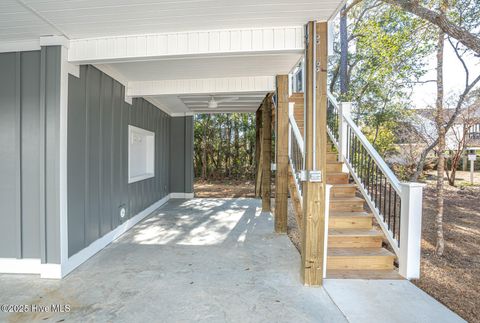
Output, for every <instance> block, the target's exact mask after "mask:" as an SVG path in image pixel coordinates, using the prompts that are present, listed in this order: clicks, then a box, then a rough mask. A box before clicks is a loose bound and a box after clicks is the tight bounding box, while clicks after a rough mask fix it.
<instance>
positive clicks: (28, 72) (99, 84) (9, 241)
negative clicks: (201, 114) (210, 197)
mask: <svg viewBox="0 0 480 323" xmlns="http://www.w3.org/2000/svg"><path fill="white" fill-rule="evenodd" d="M60 67H61V48H60V47H59V46H49V47H42V49H41V50H39V51H31V52H21V53H20V52H18V53H2V54H0V138H1V140H0V203H1V205H2V206H3V208H2V211H0V258H40V259H41V262H42V263H54V264H58V263H60V210H59V206H60V172H59V169H60V86H61V74H60V73H61V68H60ZM124 95H125V89H124V87H123V86H122V85H121V84H120V83H118V82H117V81H115V80H113V79H112V78H110V77H109V76H107V75H105V74H103V73H102V72H100V71H99V70H97V69H96V68H94V67H92V66H82V67H81V69H80V78H76V77H74V76H71V75H70V76H69V89H68V152H67V154H68V160H67V163H68V164H67V165H68V175H67V176H68V178H67V181H68V238H69V245H68V253H69V256H72V255H73V254H75V253H77V252H78V251H80V250H81V249H83V248H85V247H86V246H88V245H89V244H91V243H92V242H93V241H95V240H97V239H98V238H100V237H102V236H103V235H105V234H106V233H108V232H110V231H112V230H113V229H115V228H116V227H117V226H119V225H120V224H121V223H123V222H124V221H126V220H127V219H129V218H131V217H132V216H134V215H136V214H138V213H139V212H141V211H142V210H144V209H145V208H147V207H148V206H150V205H151V204H153V203H155V202H156V201H158V200H160V199H162V198H163V197H165V196H167V195H168V194H169V193H170V192H186V193H190V192H193V118H192V117H175V118H172V117H170V116H168V115H167V114H165V113H164V112H162V111H161V110H160V109H158V108H156V107H155V106H153V105H152V104H150V103H149V102H147V101H146V100H144V99H134V101H133V105H130V104H127V103H126V102H125V101H124ZM129 124H131V125H134V126H137V127H140V128H144V129H147V130H150V131H153V132H155V134H156V136H155V144H156V156H155V163H156V164H155V175H156V176H155V177H154V178H150V179H146V180H143V181H139V182H136V183H132V184H128V179H127V176H128V169H127V166H128V165H127V163H128V151H127V149H128V145H127V139H128V138H127V137H128V133H127V127H128V125H129ZM172 146H173V147H175V148H172ZM122 206H124V207H125V208H126V209H127V215H126V217H125V218H121V217H120V212H119V210H120V207H122Z"/></svg>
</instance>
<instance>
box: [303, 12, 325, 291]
mask: <svg viewBox="0 0 480 323" xmlns="http://www.w3.org/2000/svg"><path fill="white" fill-rule="evenodd" d="M307 33H308V38H307V48H306V59H305V61H306V65H305V72H306V89H305V101H306V104H305V148H306V150H305V168H306V171H307V173H310V172H311V171H312V170H315V171H320V172H321V177H322V180H321V181H312V180H311V179H309V178H307V181H306V182H305V183H304V185H303V189H304V196H303V201H304V205H303V212H304V213H303V228H304V230H303V231H302V263H301V275H302V279H303V282H304V284H305V285H321V284H322V281H323V266H324V253H325V251H324V243H325V240H324V239H325V210H326V207H327V206H326V201H325V197H326V196H325V194H326V185H325V184H326V172H325V170H326V152H327V137H326V136H327V127H326V126H327V125H326V120H327V55H328V52H327V44H328V39H327V33H328V31H327V23H326V22H321V23H315V22H309V23H308V25H307ZM315 35H316V36H315ZM314 46H315V47H316V48H315V52H316V57H315V56H314ZM315 60H316V61H315ZM314 86H315V87H314ZM314 105H315V107H316V108H314ZM314 151H315V154H314ZM307 177H310V176H307Z"/></svg>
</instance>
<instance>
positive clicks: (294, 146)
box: [288, 103, 305, 205]
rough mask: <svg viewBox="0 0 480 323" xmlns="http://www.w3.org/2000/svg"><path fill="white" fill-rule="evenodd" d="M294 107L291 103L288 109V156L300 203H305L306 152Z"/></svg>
mask: <svg viewBox="0 0 480 323" xmlns="http://www.w3.org/2000/svg"><path fill="white" fill-rule="evenodd" d="M293 108H294V107H293V103H290V106H289V111H288V123H289V124H288V158H289V161H290V163H289V164H290V168H291V171H292V174H293V179H294V182H295V186H296V188H297V192H298V196H299V198H300V203H301V204H302V205H303V198H302V196H303V194H302V184H301V174H302V170H303V167H304V161H305V152H304V143H303V138H302V134H301V132H300V129H299V128H298V125H297V122H296V121H295V117H294V115H293Z"/></svg>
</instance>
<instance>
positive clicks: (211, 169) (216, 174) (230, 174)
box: [194, 113, 255, 179]
mask: <svg viewBox="0 0 480 323" xmlns="http://www.w3.org/2000/svg"><path fill="white" fill-rule="evenodd" d="M254 156H255V115H254V114H247V113H230V114H199V115H196V116H195V119H194V172H195V176H196V177H203V178H205V179H206V178H213V179H222V178H246V179H251V178H253V177H254V169H255V165H254V163H255V158H254Z"/></svg>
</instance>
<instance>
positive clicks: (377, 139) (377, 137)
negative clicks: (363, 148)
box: [362, 122, 397, 156]
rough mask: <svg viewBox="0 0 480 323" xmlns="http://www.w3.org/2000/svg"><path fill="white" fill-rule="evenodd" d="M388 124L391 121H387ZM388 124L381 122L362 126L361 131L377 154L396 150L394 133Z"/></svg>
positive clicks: (390, 153) (383, 154)
mask: <svg viewBox="0 0 480 323" xmlns="http://www.w3.org/2000/svg"><path fill="white" fill-rule="evenodd" d="M389 123H390V124H391V123H392V122H389ZM392 129H393V127H389V125H388V124H382V125H380V126H378V127H375V128H373V127H369V126H366V127H363V128H362V132H363V133H364V134H365V136H366V137H367V139H368V141H370V142H371V143H372V144H373V146H374V147H375V149H376V150H377V151H378V153H379V154H381V155H382V156H389V155H393V154H395V153H396V152H397V148H396V146H395V141H396V135H395V132H394V131H393V130H392Z"/></svg>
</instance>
